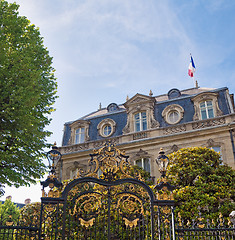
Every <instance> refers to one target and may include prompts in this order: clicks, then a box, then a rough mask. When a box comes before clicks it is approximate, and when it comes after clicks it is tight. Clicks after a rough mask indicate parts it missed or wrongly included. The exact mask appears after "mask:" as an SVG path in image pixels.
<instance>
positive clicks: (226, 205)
mask: <svg viewBox="0 0 235 240" xmlns="http://www.w3.org/2000/svg"><path fill="white" fill-rule="evenodd" d="M169 160H170V163H169V168H168V169H169V170H168V173H167V177H168V179H169V181H170V183H171V184H172V185H175V186H177V190H175V192H174V195H175V200H176V202H177V203H178V204H179V206H178V207H177V208H176V212H177V211H180V213H181V216H182V217H183V218H185V219H191V218H193V217H196V216H198V214H199V211H200V212H202V213H203V215H204V216H207V217H208V218H214V219H216V217H218V215H219V213H220V212H221V213H222V215H223V216H226V217H227V216H228V215H229V213H230V212H231V211H232V210H234V208H235V205H234V200H235V199H234V186H235V182H234V181H235V178H234V175H235V174H234V170H233V169H232V168H231V167H229V166H227V165H223V164H222V161H221V160H220V155H219V154H218V153H216V152H215V151H214V150H211V149H208V148H202V147H194V148H183V149H180V150H179V151H177V152H175V153H172V154H170V155H169Z"/></svg>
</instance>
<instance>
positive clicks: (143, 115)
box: [122, 93, 160, 134]
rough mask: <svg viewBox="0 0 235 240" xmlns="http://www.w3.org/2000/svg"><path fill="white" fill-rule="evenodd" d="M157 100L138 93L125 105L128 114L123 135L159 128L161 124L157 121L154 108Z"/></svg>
mask: <svg viewBox="0 0 235 240" xmlns="http://www.w3.org/2000/svg"><path fill="white" fill-rule="evenodd" d="M155 102H156V99H155V98H154V97H151V96H145V95H141V94H139V93H137V94H136V95H135V96H134V97H132V98H131V99H128V100H127V102H126V103H124V107H125V108H126V113H127V123H126V126H125V127H124V128H123V130H122V131H123V133H124V134H128V133H133V132H140V131H144V130H148V129H153V128H158V127H159V126H160V124H159V122H158V121H157V120H156V119H155V114H154V108H155Z"/></svg>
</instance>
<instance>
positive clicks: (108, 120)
mask: <svg viewBox="0 0 235 240" xmlns="http://www.w3.org/2000/svg"><path fill="white" fill-rule="evenodd" d="M107 126H109V127H110V128H111V131H110V133H109V134H108V135H106V134H105V128H106V127H107ZM97 130H98V133H99V135H100V136H101V137H104V138H107V137H110V136H112V135H113V134H114V132H115V131H116V122H115V121H114V120H113V119H111V118H106V119H103V120H102V121H101V122H99V124H98V125H97Z"/></svg>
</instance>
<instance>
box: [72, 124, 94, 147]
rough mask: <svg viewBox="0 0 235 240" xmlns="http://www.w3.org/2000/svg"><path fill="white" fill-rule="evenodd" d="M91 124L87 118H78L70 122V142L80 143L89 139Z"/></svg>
mask: <svg viewBox="0 0 235 240" xmlns="http://www.w3.org/2000/svg"><path fill="white" fill-rule="evenodd" d="M89 124H90V122H88V121H85V120H77V121H75V122H73V123H71V124H70V128H71V136H70V139H69V144H80V143H84V142H87V141H88V140H89V134H88V133H89Z"/></svg>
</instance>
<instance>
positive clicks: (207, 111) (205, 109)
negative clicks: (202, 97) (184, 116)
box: [200, 101, 214, 120]
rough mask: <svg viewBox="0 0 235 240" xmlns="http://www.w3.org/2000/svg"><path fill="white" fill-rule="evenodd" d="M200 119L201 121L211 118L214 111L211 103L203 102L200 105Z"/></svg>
mask: <svg viewBox="0 0 235 240" xmlns="http://www.w3.org/2000/svg"><path fill="white" fill-rule="evenodd" d="M200 111H201V117H202V120H203V119H208V118H213V117H214V110H213V104H212V101H205V102H201V103H200Z"/></svg>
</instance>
